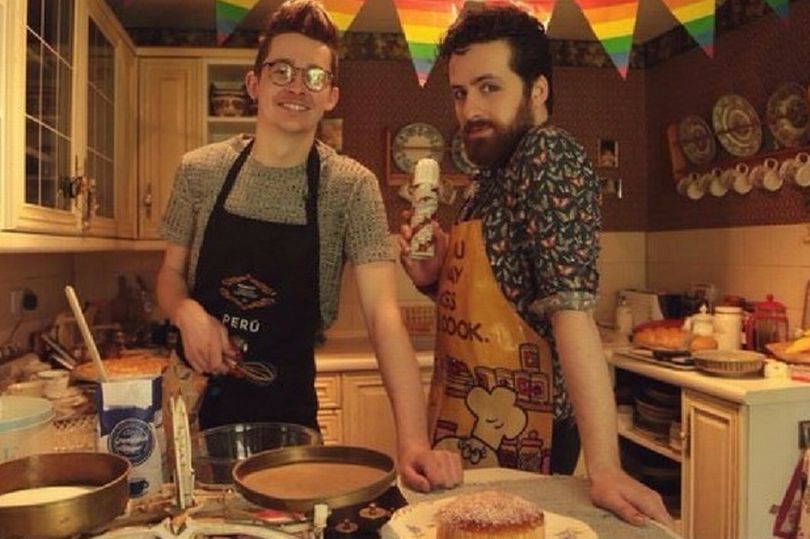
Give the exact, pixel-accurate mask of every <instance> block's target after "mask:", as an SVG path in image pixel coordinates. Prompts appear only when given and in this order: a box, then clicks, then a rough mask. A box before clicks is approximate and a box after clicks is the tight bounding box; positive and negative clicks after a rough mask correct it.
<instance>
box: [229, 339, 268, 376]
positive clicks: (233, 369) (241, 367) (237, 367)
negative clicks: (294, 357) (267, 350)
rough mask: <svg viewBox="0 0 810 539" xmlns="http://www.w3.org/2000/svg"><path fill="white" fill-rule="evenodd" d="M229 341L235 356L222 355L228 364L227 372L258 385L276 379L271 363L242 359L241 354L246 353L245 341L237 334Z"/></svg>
mask: <svg viewBox="0 0 810 539" xmlns="http://www.w3.org/2000/svg"><path fill="white" fill-rule="evenodd" d="M231 343H232V344H233V346H234V348H235V349H236V353H237V356H236V357H237V358H236V359H231V358H229V357H223V358H222V359H223V361H224V362H225V365H227V366H228V374H230V375H232V376H236V377H238V378H244V379H245V380H247V381H249V382H251V383H253V384H256V385H260V386H266V385H270V384H272V383H273V382H274V381H275V379H276V371H275V369H273V367H272V366H271V365H268V364H267V363H262V362H260V361H243V360H242V356H243V354H245V353H247V349H248V345H247V342H246V341H245V340H244V339H242V338H241V337H239V336H232V337H231Z"/></svg>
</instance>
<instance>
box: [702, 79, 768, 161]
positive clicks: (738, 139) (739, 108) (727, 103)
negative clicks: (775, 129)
mask: <svg viewBox="0 0 810 539" xmlns="http://www.w3.org/2000/svg"><path fill="white" fill-rule="evenodd" d="M712 123H713V124H714V132H715V133H716V134H717V138H718V140H720V144H721V145H722V146H723V148H725V149H726V151H728V153H730V154H731V155H736V156H737V157H750V156H752V155H754V154H755V153H757V151H758V150H759V148H760V147H761V146H762V125H761V124H760V121H759V116H758V115H757V111H756V110H754V107H752V106H751V103H749V102H748V101H747V100H746V99H745V98H744V97H742V96H741V95H737V94H726V95H724V96H722V97H721V98H720V99H718V100H717V103H715V105H714V109H712Z"/></svg>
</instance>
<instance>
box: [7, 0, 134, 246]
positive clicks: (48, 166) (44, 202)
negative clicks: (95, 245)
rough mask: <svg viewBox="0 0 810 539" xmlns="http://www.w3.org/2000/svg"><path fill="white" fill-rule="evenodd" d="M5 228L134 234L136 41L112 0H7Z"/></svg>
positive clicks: (77, 233) (98, 234)
mask: <svg viewBox="0 0 810 539" xmlns="http://www.w3.org/2000/svg"><path fill="white" fill-rule="evenodd" d="M4 5H5V8H4V19H5V21H6V32H5V33H4V34H2V40H3V49H4V50H3V54H4V55H5V56H6V60H7V61H4V62H3V66H4V67H3V71H4V74H3V76H5V77H7V80H8V81H12V80H14V81H25V83H24V84H13V85H12V84H3V88H4V89H5V90H4V91H5V92H6V94H5V95H4V96H2V97H3V104H2V105H0V109H3V113H2V114H3V115H2V120H0V122H1V123H0V132H1V133H2V134H0V137H2V138H3V147H4V158H3V159H2V161H0V166H2V174H3V178H4V179H5V180H6V181H5V182H4V185H3V188H2V189H3V205H2V228H3V229H4V230H13V231H18V232H34V233H55V234H60V235H68V236H93V237H108V238H115V237H131V236H132V235H133V234H134V214H133V212H132V211H131V209H130V208H128V204H130V197H131V195H132V192H133V187H132V186H133V185H134V183H133V182H134V179H135V166H134V160H133V152H134V147H135V145H134V136H133V133H134V128H135V125H134V122H133V121H132V118H133V117H134V116H133V112H134V110H135V108H134V107H135V106H136V96H135V86H134V80H135V79H134V76H135V72H134V69H135V64H134V55H135V49H134V46H133V45H132V43H131V41H130V40H129V38H128V36H127V34H126V32H125V31H124V29H123V28H122V27H121V25H120V24H119V23H118V21H117V20H116V18H115V17H114V15H113V14H112V12H111V11H110V9H109V8H108V7H107V5H106V4H105V3H104V2H103V1H102V0H5V2H4Z"/></svg>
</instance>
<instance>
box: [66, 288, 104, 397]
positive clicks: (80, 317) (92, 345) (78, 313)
mask: <svg viewBox="0 0 810 539" xmlns="http://www.w3.org/2000/svg"><path fill="white" fill-rule="evenodd" d="M65 295H66V296H67V299H68V303H69V304H70V309H71V310H72V311H73V316H75V317H76V323H77V324H79V330H80V331H81V333H82V338H83V339H84V344H85V345H86V346H87V350H88V352H90V358H91V359H92V360H93V365H95V367H96V371H97V372H98V379H99V380H100V381H102V382H109V380H110V378H109V377H108V376H107V372H106V371H105V370H104V365H103V364H102V363H101V356H100V355H99V353H98V348H96V342H95V341H94V340H93V335H92V334H91V333H90V328H89V327H88V326H87V320H85V319H84V313H82V308H81V305H80V304H79V298H78V297H76V291H75V290H73V287H72V286H70V285H68V286H66V287H65Z"/></svg>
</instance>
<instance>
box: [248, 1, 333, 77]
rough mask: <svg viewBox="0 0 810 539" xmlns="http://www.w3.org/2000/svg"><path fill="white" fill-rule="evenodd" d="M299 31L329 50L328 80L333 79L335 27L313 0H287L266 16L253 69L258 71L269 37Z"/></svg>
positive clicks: (270, 39) (269, 41)
mask: <svg viewBox="0 0 810 539" xmlns="http://www.w3.org/2000/svg"><path fill="white" fill-rule="evenodd" d="M290 33H292V34H302V35H304V36H306V37H308V38H310V39H314V40H315V41H320V42H321V43H323V44H325V45H326V46H328V47H329V50H330V51H332V64H331V67H330V69H331V71H332V83H333V84H334V83H337V75H338V49H339V48H340V38H339V37H338V35H339V34H338V29H337V27H336V26H335V23H334V22H332V19H331V18H330V17H329V13H327V12H326V10H325V9H324V8H323V5H322V4H321V3H320V2H317V1H316V0H287V1H286V2H284V3H283V4H281V6H279V8H278V9H277V10H275V11H274V12H273V14H272V15H271V16H270V20H268V21H267V25H266V26H265V29H264V32H262V36H261V39H260V41H259V50H258V52H257V53H256V61H255V62H254V63H253V72H254V73H256V75H258V74H259V73H260V71H261V69H262V64H263V63H264V61H265V59H266V58H267V54H268V52H269V51H270V44H271V42H272V41H273V38H274V37H276V36H277V35H280V34H290Z"/></svg>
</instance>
